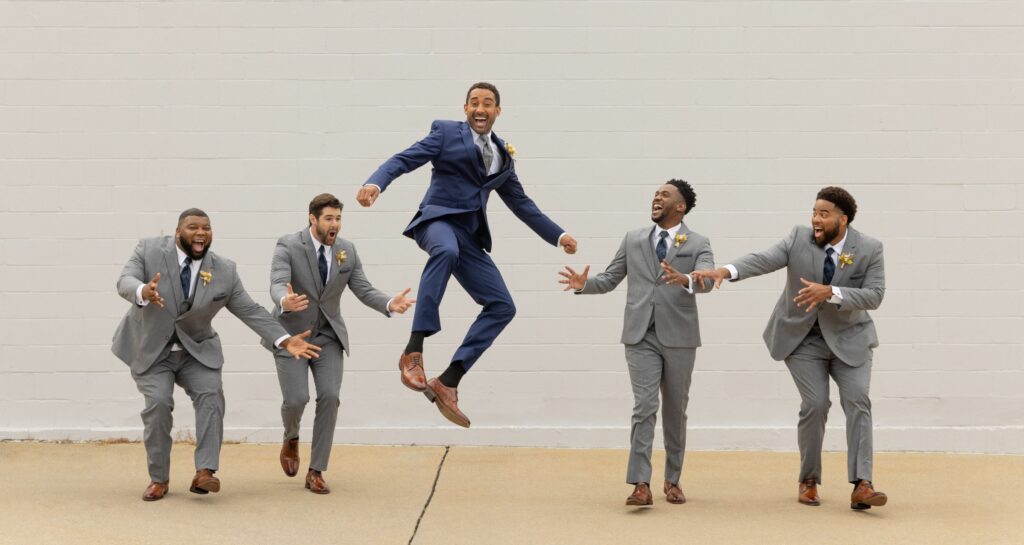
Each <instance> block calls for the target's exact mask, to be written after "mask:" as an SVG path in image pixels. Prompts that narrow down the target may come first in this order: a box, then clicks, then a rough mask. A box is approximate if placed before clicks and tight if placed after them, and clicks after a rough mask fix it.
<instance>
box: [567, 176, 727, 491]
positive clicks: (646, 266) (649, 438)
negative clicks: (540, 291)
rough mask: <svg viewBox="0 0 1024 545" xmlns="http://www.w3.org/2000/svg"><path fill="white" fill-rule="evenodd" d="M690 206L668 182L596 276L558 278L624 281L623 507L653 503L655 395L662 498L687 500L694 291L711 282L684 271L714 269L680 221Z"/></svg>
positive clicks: (684, 190) (700, 242)
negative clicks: (629, 404) (627, 415)
mask: <svg viewBox="0 0 1024 545" xmlns="http://www.w3.org/2000/svg"><path fill="white" fill-rule="evenodd" d="M696 205H697V195H696V193H695V192H694V191H693V188H692V187H691V186H690V184H689V183H687V182H685V181H683V180H669V181H668V182H667V183H665V184H664V185H662V186H661V187H659V188H658V189H657V190H656V191H655V192H654V199H653V201H652V202H651V220H653V221H654V223H655V225H654V226H653V227H642V228H640V229H634V230H633V231H630V232H628V233H626V236H625V238H623V240H622V245H621V246H620V247H619V251H618V252H616V254H615V257H614V258H612V262H611V263H610V264H609V265H608V268H607V269H605V271H604V272H603V273H601V274H598V275H596V276H594V277H593V278H589V279H588V278H587V276H588V274H589V272H590V266H589V265H588V266H587V267H586V268H585V269H583V272H582V273H577V272H576V271H575V270H573V269H572V268H571V267H566V268H565V271H562V272H560V273H559V274H560V275H562V277H563V279H562V280H560V281H559V282H560V283H561V284H564V285H565V286H566V288H565V289H566V290H569V289H573V290H576V293H581V294H589V293H606V292H609V291H611V290H613V289H615V287H616V286H618V285H619V283H620V282H622V280H623V279H627V288H626V317H625V321H624V322H623V324H622V344H624V345H626V363H627V365H628V368H629V380H630V382H631V383H632V385H633V418H632V427H631V431H630V436H629V438H630V445H631V446H630V453H629V465H628V467H627V469H626V482H627V483H629V484H632V485H634V486H633V493H632V494H630V496H629V497H628V498H626V505H634V506H644V505H652V504H653V503H654V498H653V494H652V493H651V488H650V482H651V450H652V449H653V446H654V426H655V422H656V420H657V418H658V417H657V413H658V403H659V400H658V393H659V391H660V392H661V397H662V400H661V401H662V408H661V426H662V431H663V432H664V436H665V454H666V456H665V482H664V486H663V490H664V492H665V500H666V501H667V502H669V503H674V504H681V503H685V502H686V496H684V495H683V490H682V488H680V486H679V481H680V478H681V476H682V471H683V456H684V454H685V453H686V406H687V404H688V403H689V400H690V377H691V375H692V374H693V364H694V359H695V358H696V354H697V347H698V346H700V321H699V319H698V317H697V301H696V298H695V297H694V292H695V291H696V292H706V291H708V290H709V289H710V287H711V282H710V281H707V282H705V283H700V282H692V283H691V276H690V275H689V274H688V273H690V272H692V271H695V270H704V269H711V268H713V267H714V266H715V258H714V256H713V255H712V253H711V242H710V241H709V240H708V239H707V238H706V237H704V236H703V235H701V234H699V233H697V232H695V231H692V230H690V228H689V227H687V225H686V224H685V223H684V222H683V217H684V216H686V214H688V213H689V212H690V211H691V210H693V208H694V206H696ZM670 280H672V281H673V282H671V283H670V282H669V281H670ZM680 286H682V287H680Z"/></svg>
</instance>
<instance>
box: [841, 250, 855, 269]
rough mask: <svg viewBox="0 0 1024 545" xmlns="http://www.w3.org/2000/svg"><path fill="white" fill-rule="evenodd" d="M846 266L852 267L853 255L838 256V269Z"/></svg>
mask: <svg viewBox="0 0 1024 545" xmlns="http://www.w3.org/2000/svg"><path fill="white" fill-rule="evenodd" d="M847 265H853V254H839V268H840V269H842V268H843V267H845V266H847Z"/></svg>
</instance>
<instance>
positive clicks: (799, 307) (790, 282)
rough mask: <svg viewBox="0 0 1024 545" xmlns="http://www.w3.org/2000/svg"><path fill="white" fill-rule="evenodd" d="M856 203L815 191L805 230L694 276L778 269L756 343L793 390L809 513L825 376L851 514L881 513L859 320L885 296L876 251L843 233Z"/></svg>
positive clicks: (800, 493)
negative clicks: (838, 406)
mask: <svg viewBox="0 0 1024 545" xmlns="http://www.w3.org/2000/svg"><path fill="white" fill-rule="evenodd" d="M856 214H857V201H855V200H854V198H853V195H850V194H849V193H848V192H847V191H846V190H845V189H843V188H841V187H825V188H823V189H822V190H821V191H819V192H818V196H817V197H816V200H815V201H814V210H813V213H812V215H811V225H810V227H806V226H799V225H798V226H796V227H794V228H793V230H792V231H790V233H789V236H787V237H786V238H784V239H782V240H781V241H779V242H778V243H776V244H775V245H774V246H772V247H771V248H768V249H767V250H764V251H762V252H755V253H752V254H749V255H746V256H744V257H742V258H740V259H738V260H736V261H734V262H733V263H732V264H731V265H726V266H725V267H722V268H719V269H715V270H714V271H706V272H698V273H695V274H694V276H695V277H697V278H701V279H712V280H714V282H715V286H716V287H718V286H720V285H721V283H722V281H723V280H725V279H731V280H733V281H738V280H744V279H747V278H752V277H755V276H758V275H762V274H766V273H770V272H772V271H776V270H779V269H781V268H783V267H785V268H786V287H785V289H784V290H783V292H782V295H781V296H780V297H779V301H778V303H776V305H775V310H774V311H772V316H771V318H770V319H769V320H768V327H767V328H766V329H765V331H764V340H765V343H766V344H767V345H768V351H769V352H770V353H771V356H772V358H773V359H775V360H785V362H786V366H787V367H789V373H790V374H791V375H792V376H793V382H795V383H796V387H797V390H799V392H800V399H801V403H800V421H799V424H798V425H797V442H798V444H799V447H800V478H799V482H800V485H799V487H798V490H797V500H798V501H799V502H800V503H802V504H805V505H819V504H820V503H821V500H820V498H819V496H818V485H819V484H821V445H822V440H823V439H824V436H825V420H826V418H827V417H828V410H829V407H830V406H831V405H832V403H831V401H829V394H828V389H829V376H831V377H832V379H833V380H835V381H836V385H837V386H838V387H839V399H840V401H841V403H842V406H843V412H844V413H846V448H847V478H848V479H849V481H850V483H851V484H852V485H853V492H852V493H851V495H850V507H851V508H852V509H870V508H871V507H879V506H882V505H885V503H886V501H887V497H886V495H885V494H884V493H882V492H877V491H875V489H874V486H873V485H872V484H871V476H872V460H871V458H872V452H873V446H872V434H871V431H872V430H871V428H872V424H871V400H870V399H869V398H868V389H869V386H870V383H871V362H872V349H874V348H875V347H876V346H878V336H877V335H876V334H875V323H874V321H872V320H871V316H869V315H868V312H867V311H869V310H874V309H876V308H878V307H879V305H881V304H882V297H883V296H884V295H885V263H884V260H883V258H882V243H881V242H879V241H878V240H877V239H874V238H871V237H869V236H867V235H865V234H864V233H861V232H860V231H858V230H856V229H854V228H853V227H851V226H850V224H851V223H853V218H854V216H855V215H856Z"/></svg>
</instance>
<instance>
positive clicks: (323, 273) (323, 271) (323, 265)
mask: <svg viewBox="0 0 1024 545" xmlns="http://www.w3.org/2000/svg"><path fill="white" fill-rule="evenodd" d="M317 253H318V254H320V259H318V260H317V261H319V265H320V280H321V281H322V282H323V283H324V285H325V286H326V285H327V258H326V257H324V246H323V245H322V244H321V245H320V250H319V251H317Z"/></svg>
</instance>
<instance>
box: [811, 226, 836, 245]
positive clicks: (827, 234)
mask: <svg viewBox="0 0 1024 545" xmlns="http://www.w3.org/2000/svg"><path fill="white" fill-rule="evenodd" d="M822 234H823V235H824V236H822V237H821V240H818V239H816V238H815V239H814V243H815V244H817V245H818V247H819V248H824V247H825V246H828V244H829V243H830V242H832V241H833V240H835V238H836V237H837V236H839V222H838V221H837V222H836V223H835V224H834V225H833V226H832V228H831V229H829V228H828V227H825V228H824V230H823V231H822Z"/></svg>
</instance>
